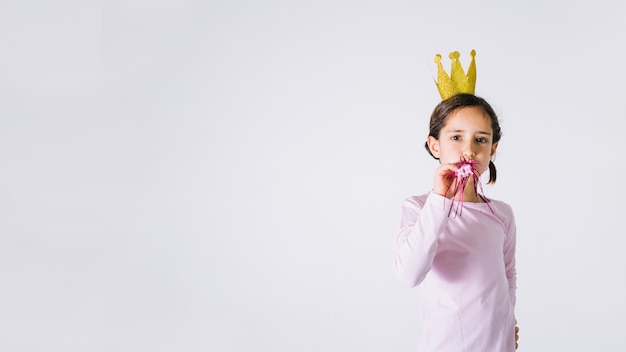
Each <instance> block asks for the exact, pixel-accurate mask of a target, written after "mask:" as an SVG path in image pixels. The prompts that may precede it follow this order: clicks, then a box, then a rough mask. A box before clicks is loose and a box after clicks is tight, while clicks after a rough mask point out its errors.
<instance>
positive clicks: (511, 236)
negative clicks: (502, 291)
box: [504, 208, 517, 306]
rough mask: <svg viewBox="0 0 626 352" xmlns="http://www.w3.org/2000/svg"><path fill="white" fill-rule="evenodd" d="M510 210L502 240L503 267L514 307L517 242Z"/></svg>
mask: <svg viewBox="0 0 626 352" xmlns="http://www.w3.org/2000/svg"><path fill="white" fill-rule="evenodd" d="M509 210H510V214H511V215H510V222H509V225H508V226H507V231H506V238H505V239H504V266H505V270H506V278H507V280H508V281H509V296H510V297H511V303H512V304H513V306H515V301H516V295H515V290H516V289H517V270H516V268H515V247H516V242H517V229H516V227H515V217H514V215H513V210H511V209H510V208H509Z"/></svg>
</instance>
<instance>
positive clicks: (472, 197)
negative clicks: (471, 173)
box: [450, 177, 484, 203]
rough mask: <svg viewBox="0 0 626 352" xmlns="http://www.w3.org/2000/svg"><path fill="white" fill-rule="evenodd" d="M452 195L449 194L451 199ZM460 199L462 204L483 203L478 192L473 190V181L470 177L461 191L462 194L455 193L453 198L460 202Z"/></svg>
mask: <svg viewBox="0 0 626 352" xmlns="http://www.w3.org/2000/svg"><path fill="white" fill-rule="evenodd" d="M452 196H453V195H452V194H451V195H450V197H452ZM461 198H462V199H463V201H464V202H470V203H483V202H484V199H483V198H482V197H481V196H480V195H478V192H477V191H476V190H475V187H474V180H473V179H472V178H471V177H470V179H469V180H468V181H467V184H466V185H465V188H464V189H463V192H462V193H461V192H459V193H457V195H456V196H454V199H455V200H461Z"/></svg>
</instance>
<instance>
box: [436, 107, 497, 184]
mask: <svg viewBox="0 0 626 352" xmlns="http://www.w3.org/2000/svg"><path fill="white" fill-rule="evenodd" d="M428 147H429V148H430V151H431V152H432V153H433V155H434V156H435V157H437V158H439V160H440V162H441V163H444V164H445V163H457V162H459V159H460V158H461V157H464V158H466V159H472V160H475V161H477V162H478V163H479V164H478V165H476V169H477V170H478V172H480V173H481V174H482V173H483V172H485V170H487V168H488V167H489V161H490V160H491V157H492V156H493V155H494V154H495V152H496V148H497V147H498V143H497V142H496V143H493V130H492V128H491V118H490V117H489V115H488V114H487V113H486V112H485V110H483V108H481V107H480V106H466V107H462V108H459V109H456V110H454V111H453V112H452V113H450V114H449V115H448V117H447V118H446V123H445V125H444V126H443V128H442V129H441V133H440V134H439V139H435V138H434V137H432V136H430V137H428Z"/></svg>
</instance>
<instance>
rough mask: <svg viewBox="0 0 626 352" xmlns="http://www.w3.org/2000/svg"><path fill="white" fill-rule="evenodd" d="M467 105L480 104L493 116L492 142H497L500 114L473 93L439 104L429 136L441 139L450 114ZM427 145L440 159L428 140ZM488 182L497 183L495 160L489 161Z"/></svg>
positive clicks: (431, 119) (434, 111)
mask: <svg viewBox="0 0 626 352" xmlns="http://www.w3.org/2000/svg"><path fill="white" fill-rule="evenodd" d="M466 106H480V107H481V108H482V109H483V110H485V112H486V113H487V115H489V117H490V118H491V129H492V130H493V141H492V143H497V142H498V141H499V140H500V137H502V131H501V130H500V122H499V121H498V116H497V115H496V113H495V111H493V108H492V107H491V105H489V103H487V101H486V100H485V99H483V98H481V97H477V96H475V95H473V94H458V95H455V96H453V97H451V98H448V99H446V100H444V101H442V102H441V103H439V104H437V106H435V109H434V110H433V113H432V114H431V115H430V132H429V133H428V136H429V137H431V136H432V137H435V139H439V134H440V133H441V129H442V128H443V126H444V125H445V124H446V119H447V118H448V115H450V113H452V112H453V111H455V110H456V109H459V108H462V107H466ZM425 147H426V150H427V151H428V154H430V155H431V156H432V157H433V158H435V159H437V160H439V158H436V157H435V156H434V155H433V153H432V152H431V151H430V148H428V142H426V144H425ZM487 183H496V165H495V164H494V163H493V161H489V182H487Z"/></svg>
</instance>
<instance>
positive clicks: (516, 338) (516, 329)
mask: <svg viewBox="0 0 626 352" xmlns="http://www.w3.org/2000/svg"><path fill="white" fill-rule="evenodd" d="M517 340H519V328H518V327H517V326H516V327H515V349H517Z"/></svg>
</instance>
